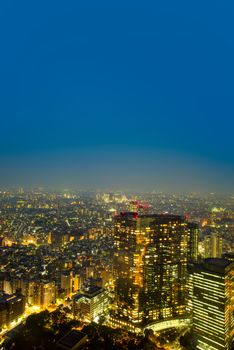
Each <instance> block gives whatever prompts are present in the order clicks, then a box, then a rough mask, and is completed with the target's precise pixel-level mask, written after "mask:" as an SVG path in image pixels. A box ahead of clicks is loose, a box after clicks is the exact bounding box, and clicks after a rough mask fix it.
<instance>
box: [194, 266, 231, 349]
mask: <svg viewBox="0 0 234 350" xmlns="http://www.w3.org/2000/svg"><path fill="white" fill-rule="evenodd" d="M233 311H234V262H230V261H228V260H225V259H206V260H205V261H204V262H203V263H202V264H198V265H195V266H194V273H193V329H194V335H195V338H196V341H197V349H199V350H231V349H233V347H232V346H233V345H234V344H233V345H232V342H233V340H234V313H233Z"/></svg>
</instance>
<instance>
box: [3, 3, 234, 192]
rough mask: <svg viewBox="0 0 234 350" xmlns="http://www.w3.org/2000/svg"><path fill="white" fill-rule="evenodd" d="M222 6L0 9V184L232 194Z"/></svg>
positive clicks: (227, 20)
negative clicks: (108, 187)
mask: <svg viewBox="0 0 234 350" xmlns="http://www.w3.org/2000/svg"><path fill="white" fill-rule="evenodd" d="M233 18H234V3H233V1H216V0H213V1H204V0H203V1H200V0H198V1H187V0H186V1H166V0H165V1H155V0H154V1H137V0H135V1H128V0H125V1H121V0H119V1H110V0H109V1H102V0H100V1H89V0H85V1H77V0H76V1H31V0H30V1H24V0H22V1H18V0H14V1H12V0H7V1H2V2H1V4H0V32H1V55H0V96H1V102H0V115H1V137H0V161H1V164H2V166H1V172H0V187H1V185H2V186H3V185H27V184H29V185H31V184H41V185H43V184H45V185H46V184H47V185H51V184H52V185H58V186H60V185H61V186H75V185H77V186H78V187H79V186H80V187H82V186H83V187H87V186H94V187H95V186H114V187H116V188H117V187H119V188H120V187H128V188H130V187H131V186H132V187H134V188H139V189H140V188H155V189H163V190H191V191H192V190H201V191H204V190H208V191H230V192H231V191H234V185H233V178H234V145H233V134H234V105H233V103H234V35H233V34H234V24H233Z"/></svg>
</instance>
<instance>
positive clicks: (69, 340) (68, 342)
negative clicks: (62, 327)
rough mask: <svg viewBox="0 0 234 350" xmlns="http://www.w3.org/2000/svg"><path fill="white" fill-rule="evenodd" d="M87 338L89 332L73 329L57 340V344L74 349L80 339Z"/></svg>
mask: <svg viewBox="0 0 234 350" xmlns="http://www.w3.org/2000/svg"><path fill="white" fill-rule="evenodd" d="M86 338H87V334H85V333H83V332H80V331H77V330H75V329H73V330H71V331H70V332H69V333H68V334H66V335H65V336H64V337H63V338H61V339H60V340H59V341H58V342H57V346H58V347H59V346H61V347H62V348H64V349H68V350H69V349H73V348H75V347H76V346H77V345H78V343H79V342H80V341H82V340H85V339H86Z"/></svg>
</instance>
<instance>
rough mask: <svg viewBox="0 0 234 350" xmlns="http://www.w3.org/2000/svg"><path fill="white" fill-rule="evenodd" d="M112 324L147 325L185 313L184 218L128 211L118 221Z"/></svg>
mask: <svg viewBox="0 0 234 350" xmlns="http://www.w3.org/2000/svg"><path fill="white" fill-rule="evenodd" d="M114 240H115V249H116V251H115V255H114V279H115V303H114V310H113V315H112V316H111V324H112V325H113V326H121V327H124V326H127V327H128V328H130V329H134V328H139V327H141V326H142V325H143V324H147V323H149V322H152V321H158V320H163V319H168V318H173V317H179V316H182V315H184V314H185V313H186V302H187V285H186V283H187V255H188V251H187V250H188V229H187V223H186V220H185V218H184V217H182V216H176V215H141V216H138V214H137V213H135V212H130V213H129V212H124V213H120V215H118V216H116V218H115V235H114Z"/></svg>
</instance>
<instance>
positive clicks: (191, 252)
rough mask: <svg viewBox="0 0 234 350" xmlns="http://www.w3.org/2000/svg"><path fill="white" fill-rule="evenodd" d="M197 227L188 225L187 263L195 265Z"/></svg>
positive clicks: (196, 256)
mask: <svg viewBox="0 0 234 350" xmlns="http://www.w3.org/2000/svg"><path fill="white" fill-rule="evenodd" d="M198 236H199V225H198V224H196V223H193V222H189V223H188V262H190V263H196V262H197V259H198Z"/></svg>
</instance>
